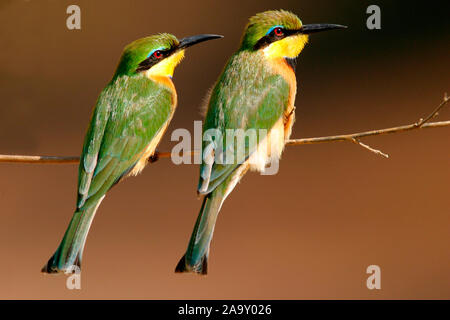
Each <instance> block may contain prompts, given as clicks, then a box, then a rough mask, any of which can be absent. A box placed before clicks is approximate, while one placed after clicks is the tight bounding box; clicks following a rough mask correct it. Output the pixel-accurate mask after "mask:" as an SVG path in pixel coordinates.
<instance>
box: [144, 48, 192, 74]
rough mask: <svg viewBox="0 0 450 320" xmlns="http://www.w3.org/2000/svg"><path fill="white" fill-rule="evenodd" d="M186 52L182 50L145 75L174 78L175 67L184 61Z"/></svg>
mask: <svg viewBox="0 0 450 320" xmlns="http://www.w3.org/2000/svg"><path fill="white" fill-rule="evenodd" d="M183 58H184V50H180V51H178V52H176V53H174V54H172V55H171V56H170V57H168V58H166V59H164V60H162V61H161V62H159V63H157V64H156V65H154V66H153V67H151V68H150V69H148V70H147V71H146V72H145V75H146V76H147V77H148V78H150V77H171V78H172V77H173V71H174V70H175V67H176V66H177V65H178V64H179V63H180V62H181V60H183Z"/></svg>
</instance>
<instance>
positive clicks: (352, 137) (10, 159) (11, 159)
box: [0, 94, 450, 164]
mask: <svg viewBox="0 0 450 320" xmlns="http://www.w3.org/2000/svg"><path fill="white" fill-rule="evenodd" d="M449 100H450V97H448V96H447V94H445V96H444V99H443V100H442V102H441V103H440V104H439V105H438V106H437V107H436V108H435V109H434V111H433V112H432V113H430V114H429V115H428V116H427V117H425V118H423V119H419V121H418V122H416V123H412V124H408V125H403V126H398V127H392V128H386V129H378V130H371V131H364V132H358V133H351V134H342V135H336V136H326V137H317V138H305V139H292V140H288V141H287V143H286V145H288V146H298V145H303V144H318V143H324V142H337V141H348V142H352V143H354V144H357V145H359V146H361V147H363V148H365V149H367V150H369V151H371V152H373V153H375V154H379V155H381V156H383V157H386V158H388V157H389V155H388V154H386V153H384V152H382V151H380V150H378V149H374V148H372V147H370V146H368V145H367V144H365V143H363V142H361V140H360V139H361V138H364V137H369V136H378V135H382V134H392V133H398V132H404V131H411V130H415V129H428V128H439V127H447V126H450V120H449V121H439V122H429V121H430V120H432V119H434V118H435V117H436V116H438V114H439V111H440V110H441V109H442V108H443V107H444V106H445V105H446V104H447V103H448V102H449ZM195 153H196V151H189V154H190V155H193V154H195ZM170 156H171V153H170V152H157V153H156V155H155V156H153V157H152V158H150V159H149V161H150V162H155V161H157V160H158V159H159V158H170ZM79 161H80V158H79V157H59V156H24V155H0V163H1V162H4V163H5V162H6V163H17V162H19V163H38V164H43V163H52V164H58V163H59V164H69V163H78V162H79Z"/></svg>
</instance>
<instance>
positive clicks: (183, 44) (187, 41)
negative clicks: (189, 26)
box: [178, 34, 223, 49]
mask: <svg viewBox="0 0 450 320" xmlns="http://www.w3.org/2000/svg"><path fill="white" fill-rule="evenodd" d="M220 38H223V36H220V35H217V34H199V35H196V36H192V37H186V38H183V39H181V40H180V44H179V45H178V48H179V49H185V48H187V47H190V46H193V45H194V44H197V43H200V42H203V41H208V40H213V39H220Z"/></svg>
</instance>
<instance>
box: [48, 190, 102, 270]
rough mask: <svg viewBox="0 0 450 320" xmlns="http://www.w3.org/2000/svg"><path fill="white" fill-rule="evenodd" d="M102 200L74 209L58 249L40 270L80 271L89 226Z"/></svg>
mask: <svg viewBox="0 0 450 320" xmlns="http://www.w3.org/2000/svg"><path fill="white" fill-rule="evenodd" d="M102 200H103V198H101V199H100V200H99V201H98V202H97V203H96V204H95V205H93V206H91V207H89V208H86V209H83V210H78V211H75V213H74V214H73V217H72V220H71V221H70V223H69V226H68V227H67V230H66V233H65V234H64V237H63V239H62V241H61V243H60V245H59V247H58V249H56V252H55V253H54V254H53V256H52V257H51V258H50V259H49V260H48V262H47V264H46V265H45V266H44V267H43V268H42V270H41V272H43V273H61V272H64V273H76V272H79V271H80V269H81V259H82V256H83V249H84V245H85V243H86V238H87V235H88V232H89V228H90V226H91V223H92V220H93V219H94V216H95V212H96V211H97V208H98V206H99V205H100V202H101V201H102Z"/></svg>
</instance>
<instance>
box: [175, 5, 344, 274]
mask: <svg viewBox="0 0 450 320" xmlns="http://www.w3.org/2000/svg"><path fill="white" fill-rule="evenodd" d="M337 28H346V27H345V26H341V25H336V24H310V25H303V24H302V22H301V21H300V19H299V18H298V17H297V16H296V15H295V14H293V13H291V12H288V11H284V10H279V11H266V12H262V13H258V14H256V15H255V16H253V17H251V18H250V20H249V23H248V24H247V26H246V27H245V31H244V34H243V37H242V40H241V45H240V48H239V49H238V51H237V52H236V53H234V54H233V55H232V56H231V58H230V59H229V61H228V63H227V64H226V66H225V68H224V70H223V71H222V74H221V75H220V76H219V79H218V81H217V83H216V84H215V86H214V88H213V89H212V91H211V93H210V96H209V100H208V106H207V111H206V116H205V121H204V126H203V133H204V134H203V136H204V140H206V141H204V142H203V148H202V150H203V152H202V153H203V163H202V164H201V166H200V179H199V186H198V193H199V194H202V195H204V198H203V204H202V206H201V209H200V213H199V215H198V218H197V221H196V223H195V227H194V231H193V233H192V236H191V238H190V241H189V245H188V248H187V251H186V253H185V255H184V256H183V257H182V258H181V260H180V261H179V263H178V265H177V267H176V269H175V271H176V272H194V273H200V274H206V273H207V265H208V256H209V248H210V242H211V239H212V235H213V231H214V226H215V223H216V219H217V216H218V213H219V211H220V208H221V206H222V204H223V202H224V200H225V198H226V197H227V196H228V195H229V194H230V192H231V191H232V190H233V189H234V187H235V186H236V184H237V183H238V182H239V180H240V179H241V178H242V177H243V175H244V174H245V173H246V172H247V171H248V170H249V169H251V170H254V171H259V172H264V171H265V170H266V168H267V166H268V164H270V163H274V161H278V159H279V158H280V156H281V153H282V151H283V148H284V146H285V143H286V141H287V140H288V139H289V136H290V134H291V130H292V125H293V123H294V117H295V113H294V111H295V107H294V101H295V95H296V91H297V83H296V77H295V70H294V68H295V58H296V57H297V56H298V55H299V54H300V52H301V51H302V49H303V47H304V46H305V44H306V43H307V41H308V35H309V34H311V33H315V32H319V31H325V30H331V29H337ZM210 130H215V131H216V132H219V133H220V134H221V137H222V139H223V140H222V142H221V143H218V142H217V141H218V139H220V138H217V136H216V138H211V139H210V140H208V139H206V138H205V137H206V136H207V135H206V132H210ZM228 130H232V131H233V130H234V131H238V130H243V131H244V132H246V133H247V132H249V130H250V131H252V130H253V132H254V134H255V135H256V137H257V143H254V144H252V143H250V142H249V140H250V139H246V140H244V143H243V145H242V144H241V145H238V144H234V145H233V143H232V141H230V140H229V138H228V137H229V136H228V134H227V133H226V132H227V131H228ZM219 136H220V135H219ZM249 136H250V135H249ZM224 137H226V139H225V138H224ZM232 139H234V138H232ZM223 141H226V143H223ZM263 143H264V145H265V146H266V147H262V144H263ZM230 146H231V148H230ZM230 150H231V151H230ZM237 152H242V153H243V158H242V159H243V161H223V159H227V157H228V156H229V155H230V153H231V155H234V154H236V153H237ZM218 155H219V157H217V156H218ZM220 155H221V156H222V158H221V157H220ZM223 156H225V158H223ZM218 159H219V160H218ZM228 159H230V158H228ZM235 159H236V160H237V159H238V158H237V157H235ZM208 160H209V161H208Z"/></svg>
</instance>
